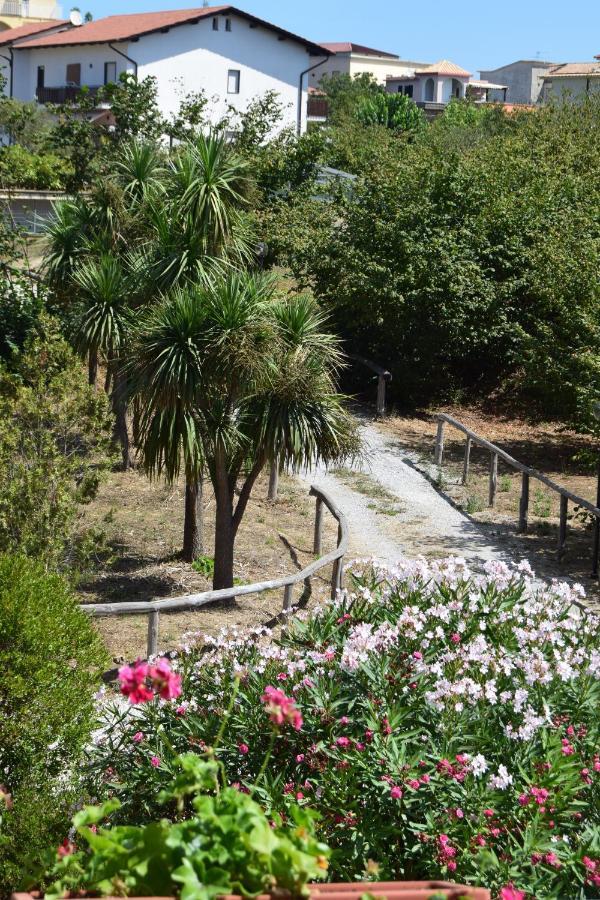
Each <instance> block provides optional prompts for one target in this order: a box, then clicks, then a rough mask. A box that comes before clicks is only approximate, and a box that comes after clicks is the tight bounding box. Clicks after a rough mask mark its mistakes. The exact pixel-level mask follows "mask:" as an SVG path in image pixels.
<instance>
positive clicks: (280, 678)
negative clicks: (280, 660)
mask: <svg viewBox="0 0 600 900" xmlns="http://www.w3.org/2000/svg"><path fill="white" fill-rule="evenodd" d="M277 681H287V675H286V674H285V672H279V674H278V675H277Z"/></svg>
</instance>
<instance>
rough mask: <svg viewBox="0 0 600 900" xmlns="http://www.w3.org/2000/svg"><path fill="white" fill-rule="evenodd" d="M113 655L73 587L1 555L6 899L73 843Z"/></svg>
mask: <svg viewBox="0 0 600 900" xmlns="http://www.w3.org/2000/svg"><path fill="white" fill-rule="evenodd" d="M106 667H107V658H106V652H105V650H104V648H103V645H102V643H101V641H100V638H99V637H98V636H97V634H96V632H95V631H94V629H93V627H92V625H91V623H90V620H89V618H88V617H87V616H86V615H85V613H83V612H82V611H81V610H80V609H79V606H78V603H77V600H76V599H75V597H74V595H73V594H72V592H71V590H70V588H69V587H68V585H67V583H66V582H65V581H64V580H63V579H62V578H61V577H60V576H58V575H48V574H47V573H46V572H45V570H44V567H43V566H42V565H41V564H40V563H39V562H33V561H31V560H28V559H26V558H25V557H24V556H7V555H4V556H0V782H2V790H0V895H3V893H6V892H8V893H10V891H11V889H14V887H15V886H16V885H17V884H18V883H19V880H20V877H21V873H22V871H23V870H24V867H25V866H26V862H27V857H28V856H29V855H31V856H32V857H33V858H35V857H36V856H38V855H39V854H40V853H41V852H42V851H43V850H44V849H45V847H46V846H47V844H48V842H49V840H54V839H55V838H57V837H58V836H60V835H64V831H65V828H66V827H68V822H69V818H70V815H71V805H72V803H73V801H74V787H73V780H72V777H71V776H72V772H73V771H76V768H77V765H78V763H79V761H80V757H81V753H82V749H83V747H84V746H85V745H86V743H88V742H89V739H90V729H91V724H92V722H93V720H94V702H95V701H94V695H95V693H96V691H97V690H98V688H99V685H100V683H101V681H100V675H101V672H102V670H103V669H104V668H106Z"/></svg>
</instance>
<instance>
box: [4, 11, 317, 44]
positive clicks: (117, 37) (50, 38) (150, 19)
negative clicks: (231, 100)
mask: <svg viewBox="0 0 600 900" xmlns="http://www.w3.org/2000/svg"><path fill="white" fill-rule="evenodd" d="M225 12H228V13H231V14H235V15H237V16H241V17H242V18H244V19H248V20H249V21H251V22H254V23H255V24H256V25H262V26H263V27H264V28H269V29H271V30H272V31H276V32H277V33H278V34H280V35H281V36H283V37H287V38H289V39H290V40H294V41H299V42H300V43H302V44H305V45H306V47H307V48H308V49H309V50H310V52H311V53H315V54H319V53H321V55H325V53H327V52H328V51H325V52H323V48H321V47H320V46H319V44H315V43H313V42H312V41H308V40H306V39H305V38H303V37H299V36H298V35H295V34H292V33H291V32H289V31H286V30H285V29H283V28H279V27H278V26H277V25H272V24H271V23H270V22H266V21H264V20H263V19H259V18H257V17H256V16H253V15H250V13H246V12H244V11H243V10H241V9H237V8H236V7H235V6H230V5H228V4H227V5H224V6H202V7H196V8H195V9H178V10H177V9H176V10H167V11H164V12H151V13H129V14H127V15H119V16H107V17H106V18H104V19H96V20H95V21H93V22H88V23H86V24H85V25H80V26H78V27H77V28H70V29H69V30H68V31H62V32H60V33H59V34H52V35H47V36H45V37H36V38H33V39H32V40H29V41H25V42H23V43H22V44H20V45H19V46H20V47H23V48H30V47H65V46H76V45H80V44H106V43H108V42H112V41H129V40H132V39H134V38H138V37H142V36H143V35H145V34H152V33H153V32H156V31H162V29H163V28H172V27H175V26H177V25H186V24H189V23H191V22H194V21H197V20H199V19H204V18H207V17H209V16H214V15H216V14H219V13H225Z"/></svg>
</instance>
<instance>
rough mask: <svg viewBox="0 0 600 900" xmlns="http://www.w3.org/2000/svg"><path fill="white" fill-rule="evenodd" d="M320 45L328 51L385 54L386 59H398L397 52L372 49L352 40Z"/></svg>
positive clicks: (365, 54)
mask: <svg viewBox="0 0 600 900" xmlns="http://www.w3.org/2000/svg"><path fill="white" fill-rule="evenodd" d="M321 47H324V48H325V50H329V52H330V53H360V54H361V55H362V56H385V57H386V59H399V57H398V54H397V53H386V52H385V50H374V49H373V48H372V47H363V45H362V44H355V43H353V42H352V41H337V42H336V41H333V42H328V41H325V42H322V43H321Z"/></svg>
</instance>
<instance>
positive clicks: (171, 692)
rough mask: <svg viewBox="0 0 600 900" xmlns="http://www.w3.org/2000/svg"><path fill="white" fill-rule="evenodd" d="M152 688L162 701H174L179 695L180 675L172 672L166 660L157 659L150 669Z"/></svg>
mask: <svg viewBox="0 0 600 900" xmlns="http://www.w3.org/2000/svg"><path fill="white" fill-rule="evenodd" d="M148 675H149V677H150V680H151V682H152V687H153V688H154V690H155V691H156V693H157V694H158V696H159V697H161V698H162V699H163V700H174V699H175V698H176V697H179V695H180V694H181V675H177V674H176V673H175V672H173V671H172V669H171V666H170V664H169V660H168V659H159V660H158V661H157V662H156V663H155V664H154V665H153V666H151V667H150V669H149V671H148Z"/></svg>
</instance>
